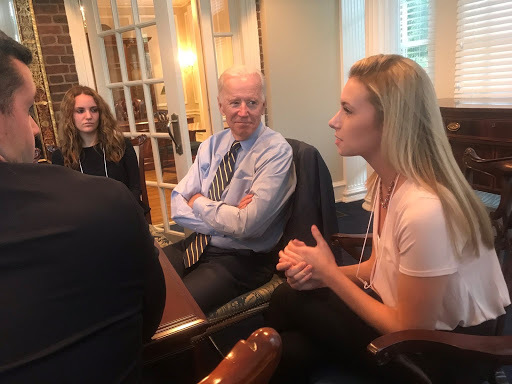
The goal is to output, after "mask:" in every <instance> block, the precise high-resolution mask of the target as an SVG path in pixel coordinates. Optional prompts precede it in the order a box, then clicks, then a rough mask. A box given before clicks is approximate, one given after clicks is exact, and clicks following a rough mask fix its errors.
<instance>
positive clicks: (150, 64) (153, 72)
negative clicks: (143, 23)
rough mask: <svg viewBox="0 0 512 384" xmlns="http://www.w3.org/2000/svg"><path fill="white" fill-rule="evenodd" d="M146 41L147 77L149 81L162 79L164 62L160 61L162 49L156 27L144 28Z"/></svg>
mask: <svg viewBox="0 0 512 384" xmlns="http://www.w3.org/2000/svg"><path fill="white" fill-rule="evenodd" d="M141 32H142V39H143V40H144V59H145V61H146V70H147V74H146V76H147V77H148V79H152V78H162V77H163V72H162V61H161V60H160V48H159V46H158V34H157V30H156V25H152V26H150V27H146V28H142V29H141Z"/></svg>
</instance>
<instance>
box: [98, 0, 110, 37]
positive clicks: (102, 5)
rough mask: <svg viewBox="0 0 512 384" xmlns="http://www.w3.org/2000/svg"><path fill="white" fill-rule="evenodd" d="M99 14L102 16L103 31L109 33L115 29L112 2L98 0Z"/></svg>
mask: <svg viewBox="0 0 512 384" xmlns="http://www.w3.org/2000/svg"><path fill="white" fill-rule="evenodd" d="M97 1H98V12H99V15H100V23H101V30H102V31H108V30H111V29H114V18H113V16H112V5H111V4H110V0H97Z"/></svg>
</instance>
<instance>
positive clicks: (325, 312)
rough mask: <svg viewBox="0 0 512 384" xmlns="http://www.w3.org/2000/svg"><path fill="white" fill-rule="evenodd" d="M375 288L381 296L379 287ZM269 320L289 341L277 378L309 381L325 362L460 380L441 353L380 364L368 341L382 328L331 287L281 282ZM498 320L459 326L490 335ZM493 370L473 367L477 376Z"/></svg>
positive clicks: (373, 372) (390, 377)
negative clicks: (300, 286) (365, 318)
mask: <svg viewBox="0 0 512 384" xmlns="http://www.w3.org/2000/svg"><path fill="white" fill-rule="evenodd" d="M369 294H371V295H372V296H374V297H375V298H376V299H378V296H376V295H375V294H374V293H373V291H371V293H369ZM266 325H268V326H270V327H273V328H275V329H276V330H277V331H278V332H279V333H280V335H281V338H282V341H283V354H282V357H281V362H280V364H279V367H278V369H277V371H276V373H275V375H274V377H273V379H272V383H309V377H310V376H311V375H313V374H314V373H316V375H317V374H318V369H319V367H323V368H325V367H335V368H336V369H337V370H339V371H342V372H344V374H343V375H341V376H344V377H345V376H352V377H353V376H356V377H358V376H363V377H366V378H378V381H377V382H379V383H387V382H390V383H397V382H408V383H414V382H415V381H414V377H415V376H414V374H415V373H414V372H413V371H414V370H415V369H417V368H418V367H419V368H421V369H422V370H423V371H425V372H427V373H428V375H429V377H432V378H433V379H434V380H433V382H434V383H444V382H446V383H448V382H452V383H453V382H454V381H451V380H452V378H453V376H452V373H448V372H446V367H445V366H442V365H441V364H436V361H435V356H434V357H432V356H428V357H426V356H423V355H421V356H413V357H412V358H404V359H400V360H399V361H397V362H391V363H388V364H387V365H385V366H382V367H378V366H377V365H376V363H375V361H374V360H372V358H371V356H370V355H369V354H368V353H367V352H366V347H367V345H368V344H370V342H371V341H372V340H373V339H375V338H377V337H379V336H380V334H379V333H378V332H377V331H376V330H375V329H373V328H372V327H370V326H369V325H367V324H366V322H364V321H363V320H362V319H361V318H360V317H358V316H357V315H356V314H355V313H354V312H353V311H352V310H351V309H350V308H349V307H348V306H347V305H346V304H345V303H344V302H343V301H342V300H341V299H340V298H339V297H338V296H337V295H336V294H335V293H334V292H332V291H331V290H330V289H327V288H322V289H317V290H314V291H296V290H294V289H293V288H291V287H290V286H289V285H288V284H286V283H284V284H281V285H280V286H279V287H278V288H277V289H276V290H275V292H274V294H273V295H272V299H271V301H270V306H269V309H268V312H267V314H266ZM495 326H496V320H492V321H488V322H485V323H483V324H481V325H478V326H475V327H469V328H456V329H455V330H454V332H459V333H470V334H480V335H490V334H493V331H494V329H495ZM440 367H442V368H440ZM455 369H457V368H455ZM464 369H467V364H466V367H465V368H464ZM439 371H440V372H439ZM456 373H458V372H453V374H456ZM487 373H488V372H487V371H484V372H483V373H482V372H471V377H472V378H474V377H476V376H481V375H482V374H483V375H484V376H485V374H487ZM438 375H439V376H438ZM445 379H446V380H445ZM478 380H479V379H478ZM469 382H470V381H468V383H469ZM480 382H481V381H480Z"/></svg>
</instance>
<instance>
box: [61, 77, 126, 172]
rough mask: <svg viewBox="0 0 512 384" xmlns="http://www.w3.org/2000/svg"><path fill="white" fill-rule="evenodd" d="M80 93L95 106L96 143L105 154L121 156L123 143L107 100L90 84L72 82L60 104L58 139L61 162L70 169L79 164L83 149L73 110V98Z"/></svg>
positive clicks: (124, 144) (115, 160) (118, 157)
mask: <svg viewBox="0 0 512 384" xmlns="http://www.w3.org/2000/svg"><path fill="white" fill-rule="evenodd" d="M82 94H83V95H88V96H91V97H92V98H93V99H94V102H95V103H96V105H97V106H98V110H99V113H100V117H99V123H98V143H99V144H100V145H101V147H102V148H103V151H104V152H105V158H106V159H107V160H109V161H113V162H116V163H117V162H119V161H120V160H121V158H122V157H123V156H124V151H125V149H126V143H125V140H124V137H123V134H122V132H121V131H120V130H119V128H118V126H117V121H116V119H115V118H114V116H113V115H112V112H111V111H110V108H109V106H108V104H107V103H106V102H105V100H103V98H102V97H101V96H100V95H99V94H98V93H97V92H96V91H95V90H93V89H92V88H89V87H86V86H84V85H75V86H74V87H72V88H71V89H69V90H68V91H67V92H66V94H65V95H64V98H63V100H62V103H61V105H60V112H61V119H60V123H59V130H60V140H59V141H60V148H61V151H62V156H63V158H64V165H65V166H66V167H70V168H73V169H78V167H79V165H78V160H79V158H80V152H81V151H82V139H81V137H80V135H79V132H78V129H76V127H75V123H74V120H73V112H74V110H75V98H76V97H77V96H78V95H82Z"/></svg>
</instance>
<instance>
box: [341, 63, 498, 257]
mask: <svg viewBox="0 0 512 384" xmlns="http://www.w3.org/2000/svg"><path fill="white" fill-rule="evenodd" d="M349 77H350V78H355V79H357V80H359V81H361V82H362V83H363V84H364V85H365V86H366V88H367V89H368V91H369V94H370V102H371V103H372V105H373V106H374V107H375V109H376V111H377V118H378V119H379V121H380V122H381V123H382V143H381V147H382V152H383V153H384V155H385V156H386V157H387V159H388V161H389V162H390V164H391V165H392V166H393V167H394V169H395V170H396V171H397V172H399V173H400V174H402V175H404V176H405V177H406V178H407V179H409V180H411V181H412V182H413V183H415V184H418V185H420V186H421V187H422V188H424V189H426V190H428V191H431V192H432V193H434V194H435V195H437V196H438V197H439V200H440V201H441V205H442V207H443V212H444V215H445V217H446V220H447V225H448V231H449V235H450V239H451V242H452V245H453V248H454V250H455V252H456V254H457V255H458V256H460V255H461V251H462V249H460V247H458V246H457V244H463V243H460V242H459V241H460V240H462V241H463V242H464V240H467V241H468V242H469V245H470V246H471V248H472V249H473V250H474V252H475V254H477V255H478V254H479V244H480V241H481V242H482V243H483V244H484V245H485V246H486V247H488V248H492V247H493V243H494V235H493V231H492V227H491V222H490V218H489V215H488V213H487V211H486V210H485V208H484V206H483V204H482V202H481V201H480V199H479V198H478V197H477V196H476V194H475V192H474V191H473V189H472V188H471V186H470V185H469V184H468V182H467V181H466V179H465V178H464V175H463V174H462V172H461V170H460V168H459V166H458V165H457V163H456V161H455V158H454V157H453V153H452V149H451V147H450V143H449V142H448V138H447V136H446V132H445V130H444V126H443V120H442V118H441V112H440V110H439V106H438V103H437V98H436V94H435V91H434V86H433V85H432V82H431V81H430V78H429V77H428V75H427V74H426V72H425V71H424V70H423V68H421V67H420V66H419V65H418V64H417V63H415V62H414V61H412V60H410V59H407V58H404V57H402V56H399V55H375V56H371V57H368V58H364V59H362V60H360V61H358V62H356V63H355V64H354V65H353V66H352V68H351V69H350V73H349ZM376 180H377V176H376V174H375V173H374V174H373V175H372V176H371V177H370V178H369V179H368V182H367V185H368V191H370V194H371V196H370V198H371V199H372V200H373V198H375V194H376V192H375V191H376V188H373V186H374V184H375V182H376ZM371 191H373V192H371Z"/></svg>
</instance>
